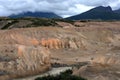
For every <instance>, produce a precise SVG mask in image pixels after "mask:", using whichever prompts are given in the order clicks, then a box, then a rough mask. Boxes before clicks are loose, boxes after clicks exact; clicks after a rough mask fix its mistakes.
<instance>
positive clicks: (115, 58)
mask: <svg viewBox="0 0 120 80" xmlns="http://www.w3.org/2000/svg"><path fill="white" fill-rule="evenodd" d="M83 24H85V25H89V24H90V25H91V24H92V25H91V26H89V27H70V28H58V27H41V28H25V29H11V30H1V31H0V71H1V72H2V75H4V76H5V75H6V76H7V77H20V76H26V75H32V74H37V73H39V72H44V71H47V70H48V69H49V68H50V67H51V66H50V63H53V64H54V63H60V64H72V63H76V62H91V65H92V66H96V65H97V66H96V67H98V66H101V65H102V66H110V67H111V66H112V67H113V65H117V66H119V63H120V62H119V56H120V54H119V51H120V48H119V46H120V44H119V43H120V37H119V36H120V28H119V27H114V26H112V27H106V26H107V25H105V24H106V23H104V25H105V26H104V25H103V24H102V23H100V24H98V23H97V24H96V22H94V24H93V23H83ZM96 25H100V26H98V27H97V26H96ZM101 25H102V26H101ZM50 55H51V56H50ZM112 67H111V68H112ZM101 69H104V67H102V68H101ZM115 69H116V68H115ZM93 70H94V69H93ZM95 70H96V68H95ZM82 71H83V70H82ZM82 71H81V69H80V72H81V73H82ZM85 72H86V71H85ZM21 73H22V74H21ZM78 73H79V72H78ZM85 77H86V76H85Z"/></svg>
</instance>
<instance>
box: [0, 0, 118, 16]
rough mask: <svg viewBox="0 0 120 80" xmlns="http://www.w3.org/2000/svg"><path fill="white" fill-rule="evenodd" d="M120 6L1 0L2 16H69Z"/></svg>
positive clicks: (85, 0)
mask: <svg viewBox="0 0 120 80" xmlns="http://www.w3.org/2000/svg"><path fill="white" fill-rule="evenodd" d="M119 4H120V0H0V15H1V16H7V15H10V14H17V13H21V12H25V11H33V12H34V11H44V12H54V13H56V14H58V15H61V16H69V15H75V14H78V13H81V12H84V11H86V10H89V9H91V8H93V7H95V6H101V5H103V6H108V5H111V6H112V8H113V9H117V8H118V7H119V6H118V5H119Z"/></svg>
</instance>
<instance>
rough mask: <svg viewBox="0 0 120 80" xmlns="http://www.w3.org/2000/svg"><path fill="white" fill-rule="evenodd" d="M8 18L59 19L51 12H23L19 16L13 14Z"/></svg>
mask: <svg viewBox="0 0 120 80" xmlns="http://www.w3.org/2000/svg"><path fill="white" fill-rule="evenodd" d="M9 17H10V18H21V17H40V18H61V17H60V16H58V15H57V14H55V13H52V12H25V13H20V14H13V15H10V16H9Z"/></svg>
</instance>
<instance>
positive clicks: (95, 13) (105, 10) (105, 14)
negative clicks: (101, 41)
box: [66, 6, 120, 20]
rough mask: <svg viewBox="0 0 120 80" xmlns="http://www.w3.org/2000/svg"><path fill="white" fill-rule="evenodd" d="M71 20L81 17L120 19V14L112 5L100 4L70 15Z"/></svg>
mask: <svg viewBox="0 0 120 80" xmlns="http://www.w3.org/2000/svg"><path fill="white" fill-rule="evenodd" d="M66 19H70V20H80V19H100V20H114V19H115V20H120V15H119V14H117V13H115V12H114V11H113V10H112V8H111V7H110V6H107V7H103V6H98V7H95V8H92V9H90V10H88V11H86V12H83V13H81V14H78V15H75V16H71V17H68V18H66Z"/></svg>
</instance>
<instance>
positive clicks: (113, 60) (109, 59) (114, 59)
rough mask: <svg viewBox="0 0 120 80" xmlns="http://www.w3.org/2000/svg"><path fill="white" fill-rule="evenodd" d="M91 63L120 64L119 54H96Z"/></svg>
mask: <svg viewBox="0 0 120 80" xmlns="http://www.w3.org/2000/svg"><path fill="white" fill-rule="evenodd" d="M91 64H102V65H120V60H119V56H98V57H95V58H93V59H92V60H91Z"/></svg>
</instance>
